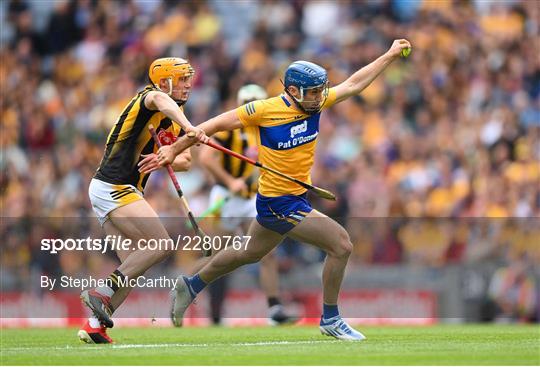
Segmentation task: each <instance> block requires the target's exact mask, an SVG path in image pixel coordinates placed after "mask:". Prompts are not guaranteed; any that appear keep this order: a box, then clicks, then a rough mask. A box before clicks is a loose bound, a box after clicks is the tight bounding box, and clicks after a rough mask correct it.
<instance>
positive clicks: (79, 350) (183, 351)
mask: <svg viewBox="0 0 540 367" xmlns="http://www.w3.org/2000/svg"><path fill="white" fill-rule="evenodd" d="M360 329H361V330H362V332H364V334H365V335H366V336H367V338H368V339H367V340H365V341H362V342H342V341H336V340H334V339H331V338H328V337H325V336H322V335H320V334H319V331H318V328H317V327H304V326H302V327H294V326H292V327H279V328H272V327H253V328H247V327H244V328H223V327H209V328H183V329H174V328H161V327H149V328H143V329H141V328H117V329H112V330H111V331H110V335H111V337H112V338H113V339H115V341H116V343H115V344H114V345H86V344H82V343H80V342H79V341H78V339H77V338H76V331H77V330H76V329H4V330H2V331H1V343H0V346H1V364H2V365H20V364H24V365H32V364H44V365H96V364H97V365H185V364H187V365H231V364H232V365H261V364H262V365H291V364H292V365H540V348H539V346H540V327H539V326H538V325H527V326H525V325H504V326H499V325H497V326H494V325H437V326H428V327H399V326H396V327H388V326H386V327H374V326H371V327H361V328H360Z"/></svg>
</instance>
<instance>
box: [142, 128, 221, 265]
mask: <svg viewBox="0 0 540 367" xmlns="http://www.w3.org/2000/svg"><path fill="white" fill-rule="evenodd" d="M148 130H149V131H150V135H152V138H153V139H154V142H155V143H156V145H157V146H158V147H159V148H161V146H162V145H161V142H160V141H159V138H158V136H157V135H156V130H155V129H154V126H153V125H151V124H150V125H149V126H148ZM166 168H167V172H168V173H169V177H170V178H171V180H172V182H173V184H174V188H175V189H176V193H177V194H178V197H179V198H180V201H181V202H182V204H183V207H184V211H185V212H186V213H187V216H188V218H189V222H190V223H191V227H193V229H194V230H195V233H196V234H197V236H200V237H204V236H206V233H204V232H203V230H202V229H201V228H200V227H199V225H198V224H197V221H196V220H195V217H194V216H193V213H192V212H191V209H190V208H189V205H188V202H187V200H186V198H185V197H184V193H183V192H182V188H181V187H180V184H179V183H178V180H177V179H176V176H175V175H174V171H173V169H172V167H171V165H170V164H167V166H166ZM202 251H203V256H210V255H212V250H211V249H208V250H204V249H203V250H202Z"/></svg>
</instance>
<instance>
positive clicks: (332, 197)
mask: <svg viewBox="0 0 540 367" xmlns="http://www.w3.org/2000/svg"><path fill="white" fill-rule="evenodd" d="M189 135H190V134H189V133H188V136H189ZM204 144H206V145H208V146H211V147H212V148H214V149H217V150H220V151H222V152H223V153H225V154H229V155H232V156H233V157H236V158H238V159H240V160H243V161H245V162H247V163H249V164H252V165H254V166H255V167H259V168H261V169H264V170H267V171H270V172H272V173H274V174H276V175H278V176H280V177H283V178H285V179H287V180H289V181H292V182H294V183H296V184H298V185H300V186H302V187H304V188H306V189H308V190H311V191H313V192H314V193H315V194H316V195H317V196H318V197H320V198H323V199H327V200H336V196H335V195H334V194H333V193H331V192H330V191H328V190H325V189H321V188H320V187H317V186H313V185H310V184H308V183H306V182H303V181H300V180H297V179H296V178H294V177H291V176H288V175H286V174H284V173H281V172H279V171H277V170H275V169H273V168H270V167H266V166H265V165H263V164H262V163H260V162H258V161H255V160H253V159H251V158H248V157H246V156H244V155H242V154H239V153H236V152H233V151H232V150H230V149H227V148H225V147H222V146H221V145H219V144H216V143H214V142H212V141H211V140H208V141H207V142H206V143H204Z"/></svg>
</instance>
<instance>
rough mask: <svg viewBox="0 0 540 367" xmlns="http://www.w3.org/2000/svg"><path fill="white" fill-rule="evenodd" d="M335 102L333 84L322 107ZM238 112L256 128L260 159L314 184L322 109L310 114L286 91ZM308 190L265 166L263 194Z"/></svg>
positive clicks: (262, 174) (262, 177)
mask: <svg viewBox="0 0 540 367" xmlns="http://www.w3.org/2000/svg"><path fill="white" fill-rule="evenodd" d="M335 102H336V92H335V90H334V88H331V89H330V90H329V93H328V98H327V99H326V101H325V102H324V104H323V106H322V108H321V110H323V109H325V108H328V107H330V106H332V105H333V104H334V103H335ZM236 113H237V115H238V118H239V119H240V121H241V122H242V124H243V125H244V126H245V127H251V126H253V127H255V128H256V134H255V135H256V138H257V145H258V147H259V161H260V162H261V163H262V164H263V165H265V166H267V167H270V168H274V169H276V170H278V171H280V172H282V173H285V174H286V175H289V176H291V177H294V178H296V179H298V180H300V181H303V182H307V183H310V184H311V167H312V166H313V161H314V157H315V146H316V144H317V136H318V135H319V119H320V117H321V112H318V113H316V114H313V115H309V114H306V113H304V112H302V111H300V110H299V109H298V108H297V107H296V106H295V105H294V104H291V103H290V102H289V101H288V100H287V99H286V98H285V96H284V95H283V94H282V95H280V96H277V97H272V98H268V99H264V100H259V101H254V102H250V103H248V104H245V105H243V106H240V107H238V108H237V109H236ZM304 192H306V189H305V188H303V187H302V186H300V185H298V184H296V183H294V182H291V181H289V180H286V179H284V178H281V177H279V176H277V175H275V174H273V173H271V172H268V171H266V170H261V173H260V177H259V193H260V194H261V195H264V196H269V197H277V196H283V195H301V194H303V193H304Z"/></svg>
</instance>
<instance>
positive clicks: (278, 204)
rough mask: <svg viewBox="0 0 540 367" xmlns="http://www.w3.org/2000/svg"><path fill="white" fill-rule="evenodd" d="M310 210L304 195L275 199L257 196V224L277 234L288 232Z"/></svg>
mask: <svg viewBox="0 0 540 367" xmlns="http://www.w3.org/2000/svg"><path fill="white" fill-rule="evenodd" d="M312 210H313V208H312V207H311V204H310V203H309V201H308V200H307V194H306V193H305V194H302V195H283V196H276V197H268V196H263V195H261V194H257V222H259V224H260V225H261V226H263V227H265V228H267V229H269V230H271V231H274V232H277V233H279V234H285V233H287V232H289V231H290V230H291V229H293V228H294V227H295V226H296V225H298V224H300V222H301V221H302V220H303V219H304V218H305V217H306V215H308V214H309V212H311V211H312Z"/></svg>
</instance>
